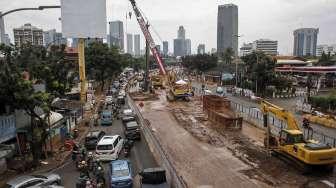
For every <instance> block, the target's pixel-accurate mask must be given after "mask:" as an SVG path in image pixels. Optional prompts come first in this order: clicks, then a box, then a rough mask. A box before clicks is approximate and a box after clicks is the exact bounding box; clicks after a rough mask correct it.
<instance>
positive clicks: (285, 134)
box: [279, 130, 305, 146]
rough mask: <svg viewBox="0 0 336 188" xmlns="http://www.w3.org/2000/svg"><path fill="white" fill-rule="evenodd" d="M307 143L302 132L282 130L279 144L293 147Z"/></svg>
mask: <svg viewBox="0 0 336 188" xmlns="http://www.w3.org/2000/svg"><path fill="white" fill-rule="evenodd" d="M299 143H305V140H304V137H303V134H302V132H301V131H297V130H281V131H280V136H279V144H280V145H281V146H284V145H293V144H299Z"/></svg>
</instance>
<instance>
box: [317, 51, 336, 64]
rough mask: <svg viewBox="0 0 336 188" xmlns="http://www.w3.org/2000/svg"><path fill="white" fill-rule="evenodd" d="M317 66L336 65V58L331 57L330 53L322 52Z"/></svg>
mask: <svg viewBox="0 0 336 188" xmlns="http://www.w3.org/2000/svg"><path fill="white" fill-rule="evenodd" d="M318 65H320V66H332V65H336V56H331V54H330V52H329V53H328V54H325V53H324V52H322V56H321V57H320V59H319V62H318Z"/></svg>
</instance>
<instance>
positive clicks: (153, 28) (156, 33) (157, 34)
mask: <svg viewBox="0 0 336 188" xmlns="http://www.w3.org/2000/svg"><path fill="white" fill-rule="evenodd" d="M138 9H139V11H140V12H141V14H142V15H143V16H144V18H145V19H146V21H147V22H148V23H150V24H151V26H152V27H151V28H152V30H153V31H154V33H155V35H156V36H157V37H158V38H159V40H160V42H161V43H162V42H163V40H162V38H161V36H160V35H159V33H158V32H157V31H156V29H155V27H154V25H153V24H152V23H151V22H150V21H149V19H148V18H147V16H146V14H145V13H144V12H143V11H142V10H141V9H140V8H139V7H138Z"/></svg>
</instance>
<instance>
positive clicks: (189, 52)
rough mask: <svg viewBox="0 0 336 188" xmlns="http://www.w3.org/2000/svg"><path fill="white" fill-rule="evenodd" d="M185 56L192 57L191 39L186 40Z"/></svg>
mask: <svg viewBox="0 0 336 188" xmlns="http://www.w3.org/2000/svg"><path fill="white" fill-rule="evenodd" d="M185 51H186V52H185V54H186V55H191V40H190V39H186V40H185Z"/></svg>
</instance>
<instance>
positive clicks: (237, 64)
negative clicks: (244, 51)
mask: <svg viewBox="0 0 336 188" xmlns="http://www.w3.org/2000/svg"><path fill="white" fill-rule="evenodd" d="M243 36H244V35H232V37H237V42H238V38H239V37H243ZM231 46H233V45H231ZM237 57H238V52H237V55H236V53H235V59H236V76H235V77H236V87H238V60H237V59H238V58H237Z"/></svg>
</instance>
